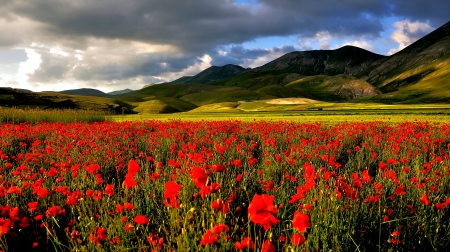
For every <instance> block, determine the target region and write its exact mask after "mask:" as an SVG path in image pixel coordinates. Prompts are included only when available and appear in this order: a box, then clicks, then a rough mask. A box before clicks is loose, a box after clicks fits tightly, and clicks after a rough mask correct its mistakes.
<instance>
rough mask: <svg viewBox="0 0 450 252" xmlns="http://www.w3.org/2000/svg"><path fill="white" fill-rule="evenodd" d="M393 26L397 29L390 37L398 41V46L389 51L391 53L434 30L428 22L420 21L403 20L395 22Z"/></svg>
mask: <svg viewBox="0 0 450 252" xmlns="http://www.w3.org/2000/svg"><path fill="white" fill-rule="evenodd" d="M393 26H394V27H395V28H396V29H395V30H394V32H392V34H391V36H390V37H391V39H392V40H394V41H395V42H397V43H398V48H396V49H392V50H390V51H389V52H388V54H389V55H391V54H394V53H396V52H398V51H400V50H402V49H403V48H405V47H407V46H408V45H410V44H411V43H413V42H415V41H416V40H418V39H419V38H421V37H423V36H425V35H426V34H427V33H429V32H431V31H432V30H433V28H432V27H431V26H430V25H429V24H428V23H424V22H419V21H415V22H411V21H409V20H403V21H398V22H395V23H394V24H393Z"/></svg>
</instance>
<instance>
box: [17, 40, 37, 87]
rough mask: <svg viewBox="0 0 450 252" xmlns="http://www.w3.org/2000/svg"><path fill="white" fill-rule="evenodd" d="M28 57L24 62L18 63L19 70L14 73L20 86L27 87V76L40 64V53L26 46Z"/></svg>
mask: <svg viewBox="0 0 450 252" xmlns="http://www.w3.org/2000/svg"><path fill="white" fill-rule="evenodd" d="M25 52H26V53H27V57H28V59H27V60H26V61H25V62H21V63H20V64H19V70H18V72H17V75H16V79H17V82H18V83H19V85H21V86H26V87H29V86H30V85H29V83H28V78H29V77H30V75H31V74H33V73H34V71H36V69H38V68H39V65H40V64H41V62H42V60H41V55H40V54H38V53H37V52H36V51H35V50H34V49H30V48H26V49H25Z"/></svg>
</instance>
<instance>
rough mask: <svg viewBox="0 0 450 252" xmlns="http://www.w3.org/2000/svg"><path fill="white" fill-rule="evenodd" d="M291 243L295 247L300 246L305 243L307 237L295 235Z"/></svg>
mask: <svg viewBox="0 0 450 252" xmlns="http://www.w3.org/2000/svg"><path fill="white" fill-rule="evenodd" d="M291 242H292V244H294V246H300V245H302V244H303V243H305V237H304V236H303V235H302V234H294V235H292V236H291Z"/></svg>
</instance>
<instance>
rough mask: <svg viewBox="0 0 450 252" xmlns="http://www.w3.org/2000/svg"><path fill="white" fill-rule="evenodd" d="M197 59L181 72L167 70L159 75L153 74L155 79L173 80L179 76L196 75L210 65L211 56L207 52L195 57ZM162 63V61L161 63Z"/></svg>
mask: <svg viewBox="0 0 450 252" xmlns="http://www.w3.org/2000/svg"><path fill="white" fill-rule="evenodd" d="M197 59H198V60H199V61H198V62H196V63H195V64H194V65H191V66H188V67H187V68H186V69H184V70H183V71H181V72H168V73H164V74H162V75H160V76H154V78H156V79H160V80H169V81H171V80H175V79H177V78H179V77H181V76H192V75H196V74H198V73H199V72H201V71H203V70H205V69H207V68H209V67H211V61H212V58H211V56H209V55H208V54H204V55H203V56H202V57H198V58H197ZM162 64H164V62H163V63H162Z"/></svg>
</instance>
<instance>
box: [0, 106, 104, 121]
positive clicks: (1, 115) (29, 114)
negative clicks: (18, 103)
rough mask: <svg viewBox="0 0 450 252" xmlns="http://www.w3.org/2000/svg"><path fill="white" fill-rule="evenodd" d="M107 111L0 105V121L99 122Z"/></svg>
mask: <svg viewBox="0 0 450 252" xmlns="http://www.w3.org/2000/svg"><path fill="white" fill-rule="evenodd" d="M106 116H107V112H105V111H98V110H73V109H49V110H43V109H39V108H25V109H16V108H3V107H0V123H12V124H18V123H24V122H27V123H31V124H35V123H38V122H63V123H69V122H89V123H91V122H101V121H105V120H106Z"/></svg>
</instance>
